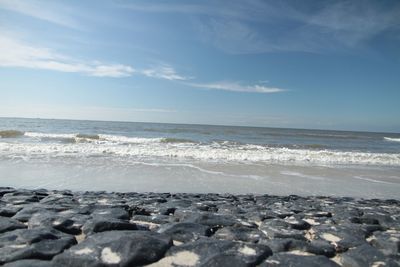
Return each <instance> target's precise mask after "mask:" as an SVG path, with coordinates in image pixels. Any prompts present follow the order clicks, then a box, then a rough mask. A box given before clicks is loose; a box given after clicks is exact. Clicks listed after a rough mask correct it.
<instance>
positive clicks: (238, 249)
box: [166, 239, 272, 266]
mask: <svg viewBox="0 0 400 267" xmlns="http://www.w3.org/2000/svg"><path fill="white" fill-rule="evenodd" d="M182 252H185V253H187V252H190V253H192V254H193V255H196V257H197V265H198V266H206V263H207V262H213V260H212V258H213V257H222V256H224V257H227V258H236V259H240V260H241V261H243V262H244V263H245V264H246V265H253V266H254V265H256V264H258V263H260V262H262V261H263V260H264V259H265V258H267V257H268V256H270V255H272V251H271V249H270V248H269V247H268V246H265V245H259V244H251V243H240V242H232V241H227V240H212V239H200V240H197V241H195V242H190V243H186V244H184V245H181V246H177V247H172V248H171V249H169V250H168V252H167V254H166V255H167V256H170V257H174V256H177V255H179V253H182ZM219 261H220V259H216V262H219Z"/></svg>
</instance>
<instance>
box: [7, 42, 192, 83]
mask: <svg viewBox="0 0 400 267" xmlns="http://www.w3.org/2000/svg"><path fill="white" fill-rule="evenodd" d="M0 51H1V53H0V67H18V68H30V69H43V70H52V71H60V72H70V73H81V74H84V75H88V76H95V77H112V78H121V77H129V76H132V75H134V74H136V75H143V76H146V77H150V78H156V79H164V80H169V81H184V80H188V79H189V78H188V77H184V76H182V75H180V74H178V73H177V72H176V71H175V69H174V68H173V67H171V66H169V65H165V64H164V65H161V66H156V67H152V68H148V69H144V70H141V69H135V68H133V67H132V66H129V65H124V64H105V63H102V62H99V61H93V62H92V61H91V62H87V61H81V60H76V59H73V58H71V57H68V56H65V55H61V54H58V53H55V52H53V51H51V50H50V49H47V48H41V47H36V46H32V45H28V44H25V43H23V42H21V41H19V40H16V39H13V38H10V37H7V36H0Z"/></svg>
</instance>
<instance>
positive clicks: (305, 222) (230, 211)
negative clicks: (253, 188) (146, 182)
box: [0, 187, 400, 267]
mask: <svg viewBox="0 0 400 267" xmlns="http://www.w3.org/2000/svg"><path fill="white" fill-rule="evenodd" d="M0 265H4V266H8V267H16V266H32V267H39V266H40V267H48V266H71V267H72V266H74V267H75V266H152V267H156V266H230V267H233V266H239V267H240V266H311V267H312V266H360V267H361V266H374V267H378V266H400V201H399V200H381V199H353V198H347V197H341V198H337V197H318V196H313V197H300V196H295V195H291V196H272V195H230V194H184V193H182V194H181V193H179V194H170V193H107V192H71V191H50V190H44V189H40V190H21V189H13V188H8V187H3V188H0Z"/></svg>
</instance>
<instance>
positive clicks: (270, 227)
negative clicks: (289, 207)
mask: <svg viewBox="0 0 400 267" xmlns="http://www.w3.org/2000/svg"><path fill="white" fill-rule="evenodd" d="M260 230H261V231H263V232H264V234H265V235H266V236H267V237H268V238H271V239H272V238H294V239H299V240H306V238H305V237H304V234H305V232H304V231H302V230H297V229H293V228H292V225H291V224H289V223H288V222H286V221H284V220H282V219H271V220H265V221H263V222H262V223H261V225H260Z"/></svg>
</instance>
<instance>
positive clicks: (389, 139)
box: [383, 137, 400, 142]
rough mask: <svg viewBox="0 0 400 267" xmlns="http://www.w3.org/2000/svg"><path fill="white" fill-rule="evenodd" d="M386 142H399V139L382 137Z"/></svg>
mask: <svg viewBox="0 0 400 267" xmlns="http://www.w3.org/2000/svg"><path fill="white" fill-rule="evenodd" d="M383 139H385V140H386V141H392V142H400V138H391V137H383Z"/></svg>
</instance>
